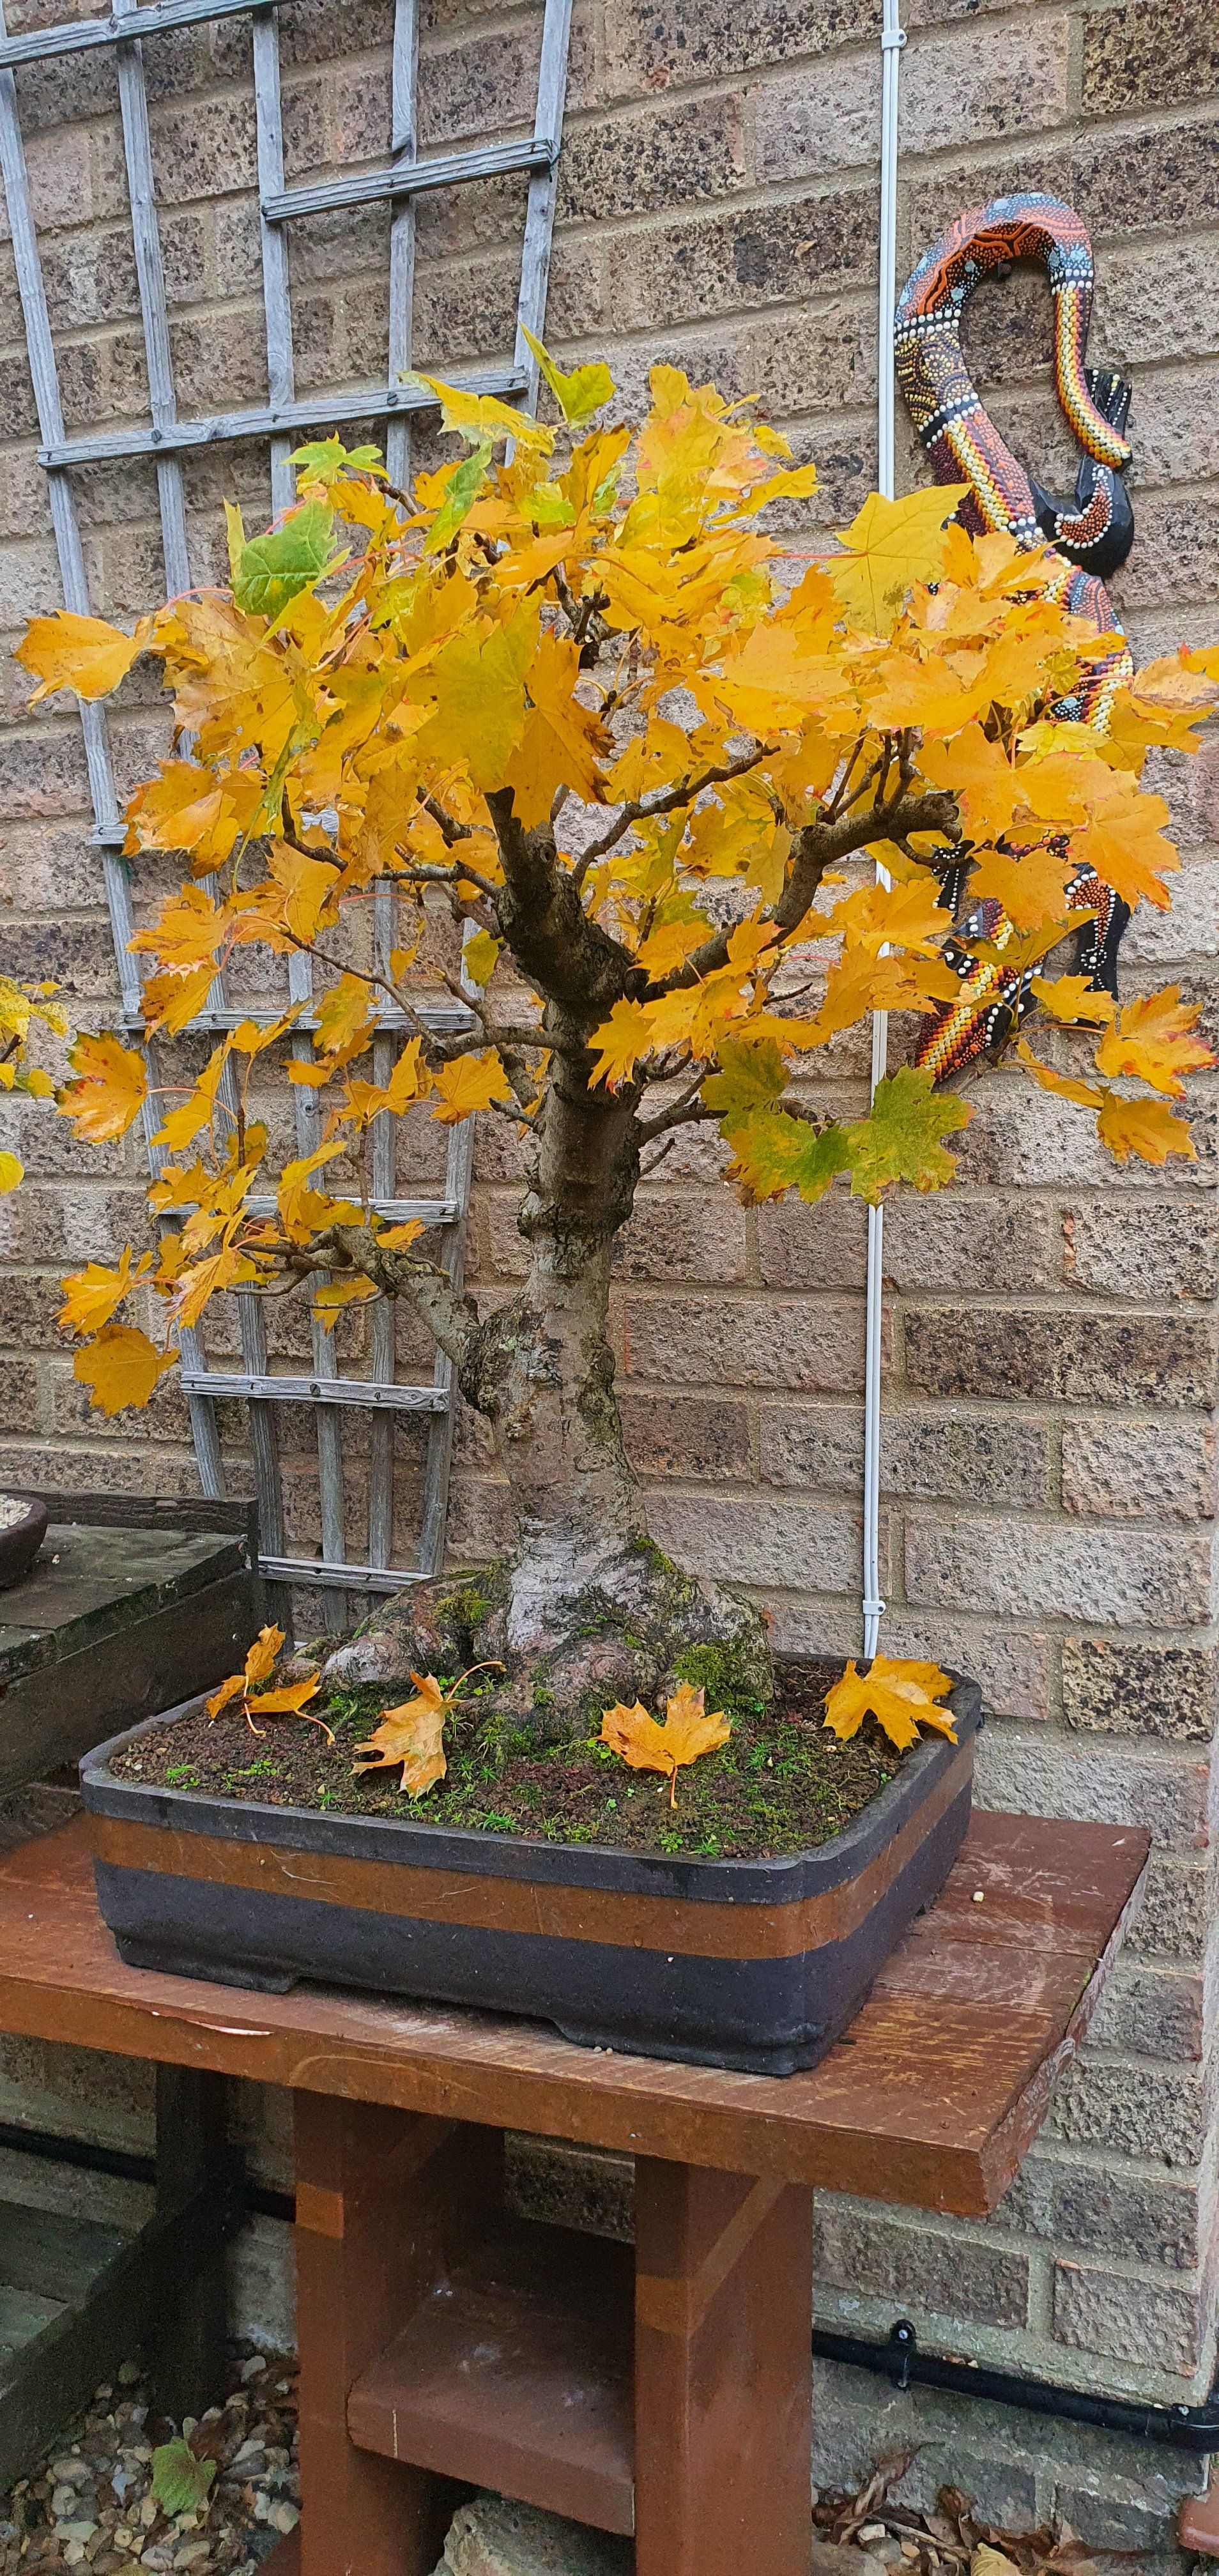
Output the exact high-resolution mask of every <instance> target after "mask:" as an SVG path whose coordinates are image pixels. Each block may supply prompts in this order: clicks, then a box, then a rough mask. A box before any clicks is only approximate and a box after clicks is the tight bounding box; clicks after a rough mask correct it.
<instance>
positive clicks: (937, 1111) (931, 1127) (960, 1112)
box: [843, 1065, 973, 1204]
mask: <svg viewBox="0 0 1219 2576" xmlns="http://www.w3.org/2000/svg"><path fill="white" fill-rule="evenodd" d="M972 1116H973V1111H972V1109H970V1108H969V1106H968V1104H967V1103H966V1102H965V1101H964V1100H954V1099H953V1098H952V1096H951V1094H948V1093H945V1092H942V1091H937V1090H936V1088H935V1085H934V1082H933V1080H932V1077H931V1075H930V1074H929V1073H916V1072H915V1071H914V1069H913V1067H912V1066H910V1065H902V1066H901V1068H900V1070H899V1071H898V1072H897V1073H891V1074H888V1075H887V1076H886V1078H885V1080H884V1081H883V1082H879V1083H878V1084H877V1086H876V1096H875V1099H874V1100H873V1102H872V1114H871V1116H870V1117H869V1118H860V1119H857V1120H856V1121H855V1123H854V1125H853V1126H851V1127H848V1128H846V1129H845V1130H844V1131H843V1133H844V1143H845V1146H846V1155H845V1159H846V1161H847V1162H848V1163H849V1164H850V1168H851V1195H852V1197H853V1198H857V1199H871V1200H872V1202H873V1203H874V1204H875V1202H876V1201H877V1200H878V1199H879V1198H880V1197H881V1195H882V1193H883V1192H884V1191H885V1190H886V1189H887V1188H888V1186H889V1184H890V1182H892V1181H913V1183H914V1186H915V1189H916V1190H940V1189H943V1187H944V1183H945V1182H946V1181H950V1180H951V1179H952V1177H953V1174H954V1173H955V1171H956V1168H957V1163H956V1156H955V1154H948V1153H946V1152H945V1150H944V1147H943V1146H942V1145H941V1143H940V1141H939V1140H940V1138H941V1136H949V1135H951V1134H952V1131H953V1129H954V1128H956V1127H964V1126H967V1125H968V1122H969V1120H970V1119H971V1118H972Z"/></svg>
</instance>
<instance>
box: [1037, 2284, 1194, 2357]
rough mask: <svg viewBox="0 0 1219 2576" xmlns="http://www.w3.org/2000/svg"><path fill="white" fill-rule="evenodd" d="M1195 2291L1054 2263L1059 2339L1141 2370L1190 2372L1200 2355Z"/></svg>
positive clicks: (1055, 2327) (1080, 2349) (1056, 2318)
mask: <svg viewBox="0 0 1219 2576" xmlns="http://www.w3.org/2000/svg"><path fill="white" fill-rule="evenodd" d="M1200 2326H1201V2318H1200V2314H1199V2297H1198V2292H1197V2291H1196V2290H1187V2289H1184V2288H1182V2287H1179V2286H1178V2285H1177V2284H1176V2283H1175V2282H1171V2281H1163V2282H1161V2281H1148V2280H1144V2279H1143V2278H1142V2277H1141V2276H1140V2275H1138V2274H1136V2273H1122V2272H1100V2271H1093V2270H1092V2269H1091V2268H1090V2267H1087V2268H1085V2266H1084V2265H1083V2264H1081V2263H1070V2262H1066V2261H1059V2262H1057V2263H1056V2264H1055V2266H1054V2333H1055V2336H1056V2338H1057V2341H1058V2342H1059V2343H1065V2344H1069V2345H1071V2346H1073V2347H1074V2348H1075V2349H1076V2350H1079V2351H1083V2352H1095V2353H1105V2354H1108V2355H1111V2356H1112V2358H1113V2359H1114V2360H1115V2361H1125V2362H1135V2363H1137V2364H1139V2366H1140V2367H1141V2368H1142V2369H1144V2370H1179V2371H1188V2370H1192V2369H1193V2366H1194V2363H1195V2362H1196V2361H1197V2360H1198V2358H1199V2334H1200Z"/></svg>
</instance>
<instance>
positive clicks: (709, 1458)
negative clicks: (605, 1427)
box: [618, 1387, 750, 1483]
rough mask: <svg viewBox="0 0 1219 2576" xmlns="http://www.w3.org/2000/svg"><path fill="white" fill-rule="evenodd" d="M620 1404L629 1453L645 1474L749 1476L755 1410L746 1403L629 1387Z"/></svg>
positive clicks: (737, 1479) (736, 1478)
mask: <svg viewBox="0 0 1219 2576" xmlns="http://www.w3.org/2000/svg"><path fill="white" fill-rule="evenodd" d="M618 1409H619V1412H620V1414H621V1416H622V1434H623V1438H624V1440H625V1442H626V1447H627V1455H628V1456H629V1458H630V1460H631V1464H632V1466H633V1467H635V1468H636V1469H637V1470H638V1472H639V1474H640V1475H643V1476H676V1477H683V1478H696V1479H698V1480H700V1481H702V1480H704V1479H705V1480H707V1481H708V1482H717V1483H718V1482H720V1481H721V1480H723V1481H725V1482H730V1483H737V1482H740V1481H741V1480H742V1479H748V1478H749V1475H750V1454H749V1415H748V1412H747V1410H746V1407H745V1406H744V1405H743V1404H733V1403H731V1402H729V1401H728V1400H727V1399H726V1398H719V1399H717V1398H716V1397H714V1396H702V1395H660V1394H651V1393H648V1392H645V1391H644V1390H642V1389H639V1388H635V1389H632V1388H630V1387H627V1388H624V1390H623V1392H622V1394H621V1396H620V1397H619V1407H618Z"/></svg>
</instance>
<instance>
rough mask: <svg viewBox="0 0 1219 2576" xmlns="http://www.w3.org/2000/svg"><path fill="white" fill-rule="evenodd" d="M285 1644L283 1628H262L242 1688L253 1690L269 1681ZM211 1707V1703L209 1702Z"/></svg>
mask: <svg viewBox="0 0 1219 2576" xmlns="http://www.w3.org/2000/svg"><path fill="white" fill-rule="evenodd" d="M283 1642H284V1632H283V1629H282V1628H260V1629H259V1631H258V1635H257V1636H256V1638H255V1640H254V1643H253V1645H252V1646H251V1647H250V1650H249V1653H248V1654H247V1656H246V1659H245V1671H244V1673H243V1675H242V1687H243V1689H246V1690H253V1689H254V1688H255V1687H256V1685H257V1684H258V1683H259V1682H265V1681H269V1680H270V1678H271V1675H272V1673H273V1672H274V1670H275V1661H276V1657H277V1655H278V1654H279V1650H280V1648H281V1646H282V1645H283ZM208 1706H209V1707H210V1706H211V1702H210V1701H209V1702H208Z"/></svg>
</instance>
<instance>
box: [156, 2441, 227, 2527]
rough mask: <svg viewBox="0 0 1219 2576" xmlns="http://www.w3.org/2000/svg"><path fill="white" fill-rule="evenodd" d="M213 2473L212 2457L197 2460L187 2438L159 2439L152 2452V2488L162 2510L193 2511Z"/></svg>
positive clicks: (206, 2493)
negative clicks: (158, 2446) (162, 2440)
mask: <svg viewBox="0 0 1219 2576" xmlns="http://www.w3.org/2000/svg"><path fill="white" fill-rule="evenodd" d="M215 2475H216V2463H215V2461H214V2460H197V2459H196V2457H195V2454H194V2452H193V2451H192V2449H191V2446H190V2444H189V2442H184V2441H182V2439H181V2438H180V2437H179V2439H178V2440H177V2441H174V2442H162V2443H161V2445H160V2448H159V2449H158V2450H155V2451H154V2452H153V2455H152V2492H153V2496H154V2498H155V2500H156V2502H157V2503H158V2504H159V2505H160V2507H161V2511H162V2513H167V2514H170V2515H173V2514H177V2513H197V2512H198V2510H199V2507H200V2505H204V2504H206V2503H207V2499H208V2496H209V2495H210V2493H211V2490H212V2481H213V2479H214V2478H215Z"/></svg>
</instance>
